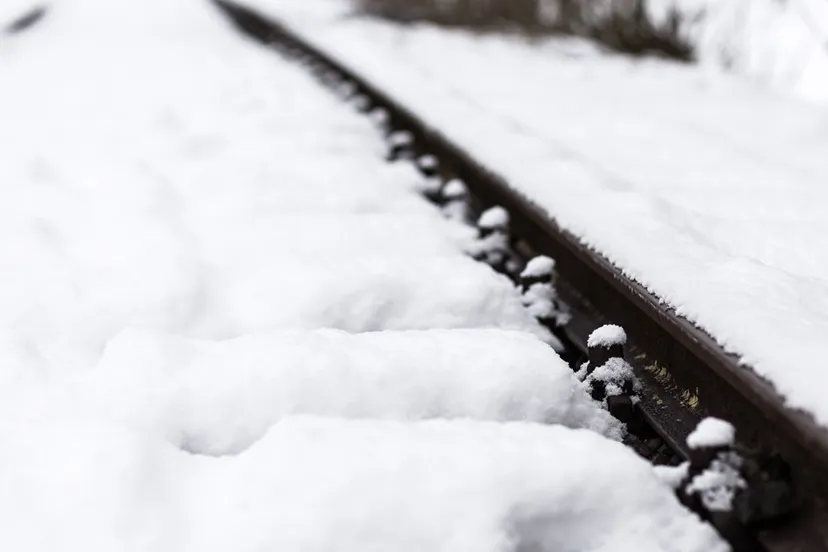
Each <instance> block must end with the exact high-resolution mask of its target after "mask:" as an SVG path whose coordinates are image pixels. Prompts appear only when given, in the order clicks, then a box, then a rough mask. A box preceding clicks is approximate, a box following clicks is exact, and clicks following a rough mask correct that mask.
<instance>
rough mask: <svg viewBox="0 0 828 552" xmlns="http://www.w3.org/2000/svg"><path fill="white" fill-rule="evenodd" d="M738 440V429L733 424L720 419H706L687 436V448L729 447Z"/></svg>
mask: <svg viewBox="0 0 828 552" xmlns="http://www.w3.org/2000/svg"><path fill="white" fill-rule="evenodd" d="M735 440H736V428H735V427H733V424H731V423H729V422H726V421H724V420H720V419H718V418H713V417H709V418H705V419H704V420H702V421H701V422H699V425H697V426H696V429H694V430H693V431H692V432H691V433H690V435H688V436H687V446H688V447H690V448H691V449H699V448H712V447H728V446H731V445H733V443H734V441H735Z"/></svg>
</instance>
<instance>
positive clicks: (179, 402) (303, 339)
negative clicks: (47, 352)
mask: <svg viewBox="0 0 828 552" xmlns="http://www.w3.org/2000/svg"><path fill="white" fill-rule="evenodd" d="M88 385H90V386H91V387H90V393H91V395H92V396H93V397H99V398H101V399H100V400H101V402H102V403H103V405H104V408H106V411H107V417H114V418H117V419H120V420H124V421H125V422H126V423H129V424H131V425H133V426H137V427H143V428H147V429H149V430H151V431H153V432H154V433H155V434H157V435H159V436H163V437H164V438H165V439H167V440H168V441H170V442H172V443H173V444H175V445H176V446H179V447H182V448H184V449H186V450H189V451H193V452H198V453H203V454H214V455H220V454H230V453H237V452H239V451H241V450H244V449H245V448H247V447H248V446H250V445H251V444H252V443H253V442H255V441H256V440H258V439H259V438H260V437H261V436H262V435H263V434H264V433H265V432H266V431H267V429H268V428H270V427H271V426H272V425H273V424H274V423H276V422H277V421H279V420H280V419H282V418H284V417H286V416H289V415H292V414H319V415H326V416H337V417H344V418H387V419H399V420H418V419H425V418H475V419H481V420H493V421H521V420H524V421H534V422H542V423H552V424H562V425H566V426H569V427H574V428H588V429H591V430H593V431H595V432H597V433H600V434H602V435H605V436H607V437H611V438H613V439H620V438H621V437H622V432H623V430H622V427H621V424H620V423H619V422H618V421H617V420H615V419H614V418H612V417H611V416H609V415H608V414H607V413H606V412H605V411H603V410H602V409H601V408H600V407H599V406H598V404H597V403H595V402H594V401H592V400H591V399H590V398H589V397H588V396H587V395H586V393H585V392H583V391H582V390H581V389H579V382H578V381H577V380H576V379H575V378H574V376H573V375H572V372H571V370H570V369H569V367H568V366H567V365H566V364H565V363H564V362H563V361H562V360H561V359H560V358H559V357H558V356H557V355H556V354H555V353H554V352H553V351H552V350H551V349H550V348H549V347H548V346H547V345H546V344H544V343H542V342H540V341H538V340H537V339H535V338H533V337H531V336H528V335H526V334H521V333H516V332H504V331H500V330H455V331H440V330H433V331H424V332H377V333H369V334H358V335H351V334H347V333H344V332H339V331H333V330H321V331H314V332H295V331H294V332H283V333H268V334H262V335H257V336H247V337H242V338H239V339H235V340H231V341H223V342H208V341H197V340H188V339H184V338H180V337H172V336H164V335H160V334H154V333H148V332H142V331H128V332H125V333H122V334H121V335H120V336H118V337H117V338H116V339H114V340H113V341H112V342H111V343H110V344H109V345H108V346H107V349H106V351H105V353H104V356H103V359H102V360H101V363H100V365H99V366H98V368H97V370H96V371H95V374H94V375H93V376H92V378H91V380H90V381H89V382H88Z"/></svg>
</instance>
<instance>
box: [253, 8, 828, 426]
mask: <svg viewBox="0 0 828 552" xmlns="http://www.w3.org/2000/svg"><path fill="white" fill-rule="evenodd" d="M249 3H250V4H252V5H256V6H259V7H260V8H261V9H264V10H266V11H269V12H270V13H272V14H274V15H276V16H279V17H280V18H282V19H283V20H284V21H287V22H289V24H290V25H291V26H293V27H294V28H295V29H297V30H298V31H299V32H300V33H302V34H305V35H307V36H308V37H309V38H310V39H311V40H312V41H313V42H315V43H316V44H318V45H320V46H322V47H323V48H324V49H325V50H327V51H329V52H331V53H332V54H333V55H334V56H335V57H337V58H340V59H342V60H344V61H345V63H346V64H348V65H350V66H352V67H354V68H355V69H356V70H357V71H358V72H360V73H362V74H363V75H365V76H366V77H368V78H369V79H370V80H372V81H373V82H374V83H377V84H378V85H379V86H380V87H381V88H382V89H384V90H386V91H388V92H389V93H390V94H391V95H392V96H394V97H396V98H398V99H399V100H401V101H402V102H403V103H405V104H407V105H408V106H410V107H411V108H412V109H413V110H414V111H415V112H417V113H419V114H420V115H421V116H422V117H423V118H424V119H425V120H426V121H427V122H428V123H430V124H432V125H433V126H434V127H436V128H439V129H440V130H441V131H442V132H444V133H445V134H446V135H447V136H448V137H449V138H451V139H453V140H455V141H456V142H458V143H460V144H462V145H463V146H464V147H466V148H467V149H468V150H469V151H470V152H471V153H472V155H474V156H475V157H476V158H478V159H480V160H482V161H483V162H484V163H485V164H486V165H487V166H488V167H489V168H490V169H492V170H493V171H494V172H496V173H499V174H501V175H503V176H504V177H505V178H506V179H507V180H508V181H509V182H510V183H511V185H512V186H514V187H515V188H516V189H518V190H519V191H521V192H523V193H524V194H525V195H526V196H528V197H530V198H532V199H533V200H534V201H536V202H537V203H538V204H539V205H540V206H541V207H543V208H544V209H545V210H547V211H548V212H549V213H550V215H552V216H553V217H555V218H556V219H557V220H558V221H559V222H560V223H562V225H563V226H564V227H565V228H568V229H569V230H571V231H573V232H575V233H576V234H577V235H579V236H580V237H581V238H582V239H583V241H584V242H585V243H587V244H589V245H590V246H592V247H594V248H595V249H597V250H598V251H600V252H602V253H603V254H605V255H606V256H607V257H608V258H610V259H611V260H612V261H613V262H614V263H615V264H617V265H618V266H619V267H621V268H622V269H623V270H624V271H625V272H626V273H627V274H628V275H629V276H631V277H633V278H635V279H636V280H638V281H639V282H641V283H642V284H644V285H646V286H647V287H648V288H649V289H650V290H652V291H653V292H654V293H655V294H656V295H658V296H659V297H661V298H662V299H663V300H665V301H667V302H668V303H670V304H671V305H672V306H674V307H675V308H676V309H677V311H678V312H679V313H680V314H682V315H684V316H686V317H687V318H689V319H690V320H692V321H694V322H696V323H697V324H699V325H700V326H701V327H702V328H704V329H706V330H707V331H709V332H710V333H711V334H712V335H713V336H715V338H716V339H717V340H719V342H720V343H721V344H722V345H723V346H724V347H725V348H726V349H728V350H729V351H732V352H734V353H737V354H739V355H741V356H742V357H743V359H744V361H745V362H746V363H748V364H750V365H751V366H753V368H754V369H755V370H756V371H757V372H758V373H759V374H761V375H763V376H765V377H767V378H768V379H769V380H771V381H772V382H773V383H774V384H775V385H776V387H777V388H778V390H779V391H780V392H781V393H782V394H783V395H784V396H785V397H787V400H788V403H789V404H790V405H791V406H793V407H798V408H803V409H805V410H807V411H808V412H811V413H812V414H813V415H814V416H815V417H816V418H817V420H818V421H819V422H821V423H823V424H828V403H826V401H825V400H824V396H823V395H824V393H823V389H824V388H825V387H826V385H828V377H827V376H826V375H825V373H824V371H823V370H822V368H821V366H820V364H819V362H814V359H819V358H824V357H826V356H828V341H826V340H825V336H826V335H828V276H826V275H828V242H826V241H825V240H823V239H820V236H822V235H824V234H826V233H828V223H826V222H825V216H824V212H825V208H826V204H827V203H828V192H827V191H826V188H825V182H826V181H828V156H826V155H825V152H826V151H828V113H826V112H825V110H824V109H822V108H820V107H817V106H816V105H814V104H811V103H808V102H804V101H800V100H796V99H793V98H791V97H789V96H788V95H786V94H782V93H779V92H776V91H774V90H772V89H768V88H767V87H763V86H760V85H758V84H757V83H756V82H755V81H752V80H748V79H744V78H740V77H736V76H732V75H726V74H723V73H722V72H720V71H718V70H712V69H710V68H709V67H696V66H689V65H678V64H673V63H669V62H664V61H658V60H635V59H629V58H626V57H623V56H616V55H607V54H604V53H601V52H599V51H598V50H597V49H596V48H595V47H594V46H592V45H590V44H589V43H587V42H584V41H580V40H567V39H552V40H548V41H545V42H542V43H540V44H536V45H529V44H526V43H524V42H522V41H520V40H517V39H514V38H509V37H498V36H475V35H471V34H467V33H462V32H447V31H444V30H440V29H435V28H433V27H430V26H427V25H423V26H411V27H405V28H400V27H396V26H394V25H391V24H387V23H382V22H379V21H375V20H366V19H362V18H358V17H343V15H344V14H345V13H346V12H347V8H346V4H344V3H343V2H340V1H338V0H326V1H322V0H320V1H319V2H315V3H302V2H299V1H294V2H291V1H287V0H280V1H278V2H276V1H272V0H250V2H249Z"/></svg>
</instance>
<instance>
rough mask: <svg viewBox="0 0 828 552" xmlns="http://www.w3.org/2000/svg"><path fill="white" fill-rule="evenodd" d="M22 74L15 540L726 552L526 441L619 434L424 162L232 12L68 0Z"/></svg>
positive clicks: (628, 463) (7, 488)
mask: <svg viewBox="0 0 828 552" xmlns="http://www.w3.org/2000/svg"><path fill="white" fill-rule="evenodd" d="M312 4H314V3H306V6H307V8H308V9H312V8H313V5H312ZM6 7H7V3H5V2H4V3H2V6H0V9H3V10H4V9H5V8H6ZM317 7H322V6H321V4H320V5H318V6H317ZM2 17H5V12H0V21H2ZM0 83H2V85H1V86H0V121H2V124H0V151H2V152H3V155H2V158H0V526H1V527H2V530H0V550H10V551H12V550H13V551H16V552H47V551H54V550H72V551H75V550H83V551H87V552H112V551H130V552H132V551H135V552H196V551H197V552H212V551H216V552H219V551H227V550H233V551H235V552H254V551H261V550H285V551H299V550H302V551H307V552H333V551H337V552H357V551H359V552H364V551H368V550H394V551H400V552H407V551H411V552H414V551H421V550H434V551H442V552H465V551H468V550H477V551H480V552H515V551H518V550H520V551H528V550H561V551H568V550H571V551H573V552H574V551H576V550H577V551H578V552H599V551H601V552H603V551H609V550H613V551H615V550H636V551H644V552H649V551H653V552H655V551H657V550H674V551H676V552H702V551H713V552H719V551H724V550H725V549H726V547H725V545H724V544H723V543H722V542H721V540H720V539H719V538H718V537H717V536H716V535H715V534H714V533H713V531H712V530H711V529H710V528H709V527H708V526H706V525H704V524H702V523H701V522H700V521H699V520H698V519H697V518H695V517H694V516H692V515H690V514H689V513H688V512H686V511H685V510H684V509H683V508H681V507H680V505H679V504H678V502H677V501H676V499H675V498H674V496H673V493H672V492H671V490H670V489H669V488H667V487H666V486H665V485H663V484H662V483H661V482H660V481H659V480H658V479H657V478H656V477H655V476H654V475H653V472H652V470H651V469H650V467H649V466H648V464H647V463H646V462H644V461H643V460H641V459H640V458H638V457H636V456H635V455H634V454H633V453H632V452H631V451H629V450H627V449H625V448H624V447H623V446H622V445H621V444H620V443H617V442H614V441H612V440H610V439H606V438H604V437H602V436H600V435H598V434H597V433H595V432H594V431H587V430H571V429H568V428H566V427H563V426H562V425H550V426H547V425H543V424H540V423H529V422H530V421H534V422H538V421H549V422H559V423H560V424H565V425H570V426H573V427H589V428H591V429H592V430H595V431H598V432H600V433H603V434H604V435H610V436H613V437H616V438H617V437H619V436H620V428H619V427H618V424H617V423H616V422H613V421H612V420H610V419H609V418H608V417H607V416H605V415H604V414H602V413H600V412H598V406H597V405H596V404H594V403H592V402H590V401H589V399H588V398H587V397H586V395H585V394H584V392H583V391H582V390H581V389H579V388H578V386H577V385H574V384H573V381H572V376H571V374H568V373H567V372H566V369H565V367H564V366H563V364H562V361H561V360H560V359H559V358H557V357H556V356H555V355H554V354H553V353H552V351H551V350H550V349H549V348H547V347H545V346H543V345H542V344H541V343H539V342H538V341H537V339H536V338H534V337H532V334H535V335H538V333H539V332H542V328H541V327H540V326H539V325H538V324H537V322H536V321H535V320H534V319H533V318H532V316H531V314H530V313H528V312H527V311H526V310H525V309H524V308H523V306H522V305H521V296H520V293H519V292H518V290H517V289H515V288H514V286H513V285H512V284H511V283H510V282H509V281H508V280H507V279H506V278H505V277H502V276H499V275H497V274H495V273H494V272H493V271H492V270H490V269H489V268H488V267H485V266H481V265H479V264H477V263H474V262H473V261H472V260H470V259H467V258H465V257H463V256H462V255H461V250H462V249H463V248H464V247H465V243H466V241H465V240H466V238H467V236H468V230H464V229H462V228H459V227H453V226H452V225H451V223H450V222H449V221H445V220H443V219H442V218H441V217H440V216H439V214H435V212H434V211H433V210H432V208H431V207H430V206H428V205H427V204H426V202H424V201H423V200H422V198H419V197H418V196H417V193H416V192H417V190H418V186H420V184H421V182H422V177H421V175H419V174H418V172H417V171H416V168H415V167H413V166H411V165H409V164H394V165H388V164H385V163H383V162H381V159H382V157H383V156H384V155H385V153H386V144H383V142H382V140H381V139H380V137H379V134H378V133H377V132H376V129H375V128H374V125H373V124H372V122H371V121H370V120H369V119H368V118H367V117H364V118H360V117H359V116H358V114H357V113H355V112H354V111H353V110H352V109H348V108H347V106H344V105H343V104H341V103H339V102H338V101H337V100H336V98H334V97H333V96H332V95H330V94H328V93H327V92H325V91H324V90H323V89H322V88H321V87H319V86H318V84H317V83H316V82H314V81H313V79H311V78H310V77H309V76H308V75H306V74H305V71H304V70H303V69H301V68H299V67H295V66H293V65H291V64H289V63H287V62H285V61H280V60H279V58H278V57H277V56H275V55H274V53H273V52H272V51H269V50H268V49H265V48H262V47H260V46H259V45H256V44H253V43H251V42H248V41H245V40H244V39H243V38H241V37H240V36H239V35H238V34H237V33H236V31H235V30H234V29H233V27H232V26H231V25H230V23H229V22H228V21H226V20H225V19H224V18H223V17H222V16H221V15H220V14H219V13H218V11H217V10H215V8H214V7H212V6H211V5H210V4H209V3H206V2H202V1H200V0H174V1H169V0H56V1H54V2H50V11H49V15H48V17H46V18H44V19H43V21H42V22H41V23H39V24H38V25H37V26H36V27H34V28H33V29H32V30H31V32H26V33H23V34H21V35H19V36H16V37H14V38H13V39H10V40H5V39H4V38H2V39H0ZM392 244H396V245H399V246H400V248H401V249H400V250H396V249H394V247H393V246H392ZM323 326H325V327H328V328H331V327H334V328H341V329H344V330H350V331H353V332H360V331H366V330H376V333H372V334H363V335H349V334H346V333H344V332H341V331H336V330H332V329H326V330H316V331H312V332H302V331H300V330H301V328H308V329H315V328H319V327H323ZM470 326H471V327H480V326H486V327H490V328H491V329H489V330H485V331H475V330H468V329H462V328H468V327H470ZM278 328H285V329H286V330H285V331H286V333H280V332H277V331H276V330H277V329H278ZM412 328H424V329H425V328H429V329H432V328H461V329H458V330H445V331H435V330H430V331H427V332H398V333H395V332H389V331H387V330H389V329H412ZM504 328H511V329H514V330H521V331H522V333H520V334H516V333H507V332H504ZM231 338H233V339H231ZM314 374H316V375H317V376H318V377H314ZM302 412H305V413H311V412H316V413H318V414H326V415H328V417H327V418H303V417H301V416H296V415H295V414H298V413H302ZM334 416H340V418H335V417H334ZM441 416H445V417H451V418H454V419H451V420H423V418H435V417H441ZM476 417H479V418H482V420H474V419H473V418H476ZM344 418H348V419H344ZM354 418H362V419H359V420H356V419H354ZM379 418H384V419H379ZM459 418H464V419H459ZM524 420H525V421H524ZM504 422H505V423H504ZM217 456H218V457H217Z"/></svg>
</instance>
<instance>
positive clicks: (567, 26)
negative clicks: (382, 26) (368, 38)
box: [354, 0, 693, 60]
mask: <svg viewBox="0 0 828 552" xmlns="http://www.w3.org/2000/svg"><path fill="white" fill-rule="evenodd" d="M354 1H355V2H356V3H357V5H358V7H359V8H360V10H361V11H362V12H364V13H368V14H371V15H374V16H379V17H382V18H385V19H390V20H393V21H398V22H405V23H409V22H416V21H428V22H432V23H435V24H437V25H444V26H449V27H462V28H469V29H476V30H481V31H497V30H510V31H515V30H517V31H520V32H522V33H525V34H530V35H537V34H555V33H557V34H569V35H575V36H583V37H588V38H592V39H594V40H597V41H598V42H600V43H602V44H605V45H606V46H608V47H610V48H612V49H613V50H617V51H620V52H625V53H628V54H633V55H646V54H658V55H663V56H668V57H670V58H673V59H679V60H690V59H691V58H692V54H693V50H692V48H691V46H690V44H689V43H688V41H687V40H686V39H685V38H684V37H683V36H682V25H683V23H684V21H682V17H681V16H680V14H679V13H678V12H676V11H673V12H672V13H670V14H669V16H668V17H667V18H666V20H665V21H660V22H658V23H656V22H654V21H653V20H652V18H651V17H650V15H649V13H648V12H647V10H646V5H645V2H646V1H647V0H354Z"/></svg>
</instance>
